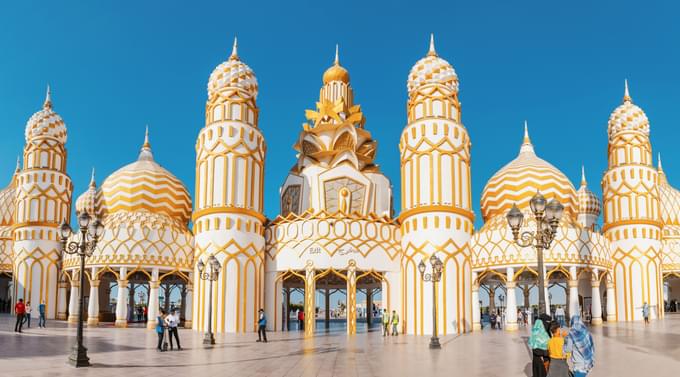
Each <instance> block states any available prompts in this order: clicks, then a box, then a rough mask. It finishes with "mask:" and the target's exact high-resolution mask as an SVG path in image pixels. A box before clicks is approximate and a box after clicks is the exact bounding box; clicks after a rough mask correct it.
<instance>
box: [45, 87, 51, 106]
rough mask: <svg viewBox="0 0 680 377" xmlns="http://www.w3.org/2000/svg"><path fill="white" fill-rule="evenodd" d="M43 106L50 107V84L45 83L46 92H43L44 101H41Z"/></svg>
mask: <svg viewBox="0 0 680 377" xmlns="http://www.w3.org/2000/svg"><path fill="white" fill-rule="evenodd" d="M43 108H44V109H51V108H52V90H51V89H50V84H47V92H46V93H45V102H44V103H43Z"/></svg>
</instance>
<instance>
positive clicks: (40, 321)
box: [38, 301, 45, 329]
mask: <svg viewBox="0 0 680 377" xmlns="http://www.w3.org/2000/svg"><path fill="white" fill-rule="evenodd" d="M38 314H39V315H40V318H39V319H38V327H40V328H43V329H44V328H45V301H42V302H40V305H38Z"/></svg>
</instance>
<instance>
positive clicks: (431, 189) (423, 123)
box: [399, 38, 474, 335]
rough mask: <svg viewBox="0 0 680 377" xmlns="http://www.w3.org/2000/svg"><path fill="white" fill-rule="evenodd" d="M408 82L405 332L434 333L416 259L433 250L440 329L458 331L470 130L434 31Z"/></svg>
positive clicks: (467, 276) (467, 290) (466, 313)
mask: <svg viewBox="0 0 680 377" xmlns="http://www.w3.org/2000/svg"><path fill="white" fill-rule="evenodd" d="M407 87H408V102H407V115H408V125H407V126H406V128H404V131H403V132H402V135H401V140H400V142H399V149H400V151H401V195H402V200H401V208H402V212H401V215H400V216H399V219H400V221H401V231H402V240H401V245H402V250H403V253H404V256H403V264H402V270H403V278H404V281H403V283H404V286H405V287H406V289H405V290H404V301H403V302H404V304H403V311H404V315H403V319H404V324H405V326H406V328H405V331H406V332H407V333H409V334H418V335H424V334H431V333H432V330H433V326H432V324H433V322H432V316H431V314H430V313H432V305H433V302H432V294H431V293H430V292H432V286H431V285H430V284H432V283H423V282H422V280H421V277H420V275H419V272H418V267H417V266H418V263H419V262H420V261H421V260H424V261H426V262H427V260H428V259H429V257H430V256H431V255H432V254H437V255H438V256H439V258H440V259H441V260H442V262H444V272H443V276H442V280H441V282H440V283H437V287H436V288H437V289H436V300H437V301H436V303H437V319H436V320H437V328H438V329H439V331H440V332H441V333H443V334H452V333H454V334H455V333H462V332H466V331H469V330H470V329H471V321H472V313H471V309H472V306H471V304H470V303H471V295H472V290H471V280H472V273H471V263H470V250H469V248H468V246H467V241H468V240H469V238H470V236H471V234H472V231H473V225H472V224H473V219H474V215H473V212H472V206H471V196H470V137H469V136H468V133H467V130H466V129H465V127H464V126H463V124H462V123H461V118H460V117H461V110H460V102H459V101H458V76H456V72H455V71H454V69H453V67H452V66H451V64H449V63H448V62H447V61H446V60H444V59H442V58H440V57H439V56H438V55H437V52H436V51H435V48H434V38H431V39H430V50H429V52H428V53H427V56H425V57H424V58H422V59H420V60H419V61H418V62H417V63H416V64H415V65H414V66H413V68H412V69H411V72H410V73H409V77H408V83H407Z"/></svg>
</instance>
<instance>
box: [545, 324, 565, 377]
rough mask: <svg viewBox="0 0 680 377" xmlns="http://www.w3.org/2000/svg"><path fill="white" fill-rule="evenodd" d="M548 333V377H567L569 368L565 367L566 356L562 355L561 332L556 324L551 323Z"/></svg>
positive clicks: (562, 340) (562, 341)
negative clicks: (550, 336)
mask: <svg viewBox="0 0 680 377" xmlns="http://www.w3.org/2000/svg"><path fill="white" fill-rule="evenodd" d="M550 332H551V333H552V338H550V340H549V341H548V355H549V356H550V369H549V370H548V377H568V376H569V366H568V365H567V356H566V355H565V354H564V338H563V334H562V330H561V329H560V326H559V325H558V324H557V323H553V325H552V326H551V327H550Z"/></svg>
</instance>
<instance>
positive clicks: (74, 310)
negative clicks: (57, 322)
mask: <svg viewBox="0 0 680 377" xmlns="http://www.w3.org/2000/svg"><path fill="white" fill-rule="evenodd" d="M79 279H80V278H79V277H77V274H73V277H72V278H71V297H70V299H69V302H68V323H78V299H79V298H80V295H79V292H80V280H79Z"/></svg>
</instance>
